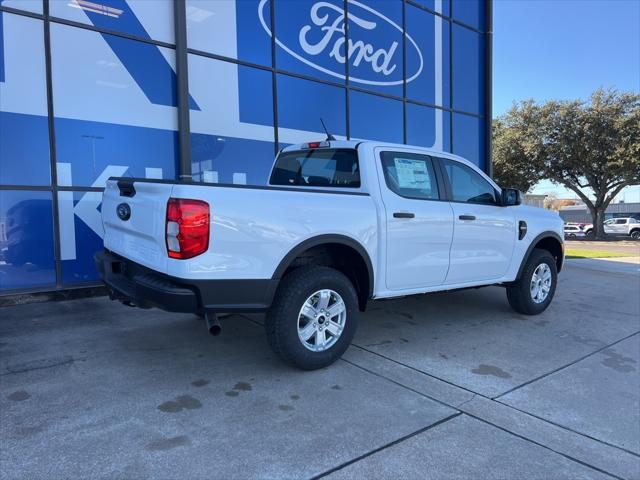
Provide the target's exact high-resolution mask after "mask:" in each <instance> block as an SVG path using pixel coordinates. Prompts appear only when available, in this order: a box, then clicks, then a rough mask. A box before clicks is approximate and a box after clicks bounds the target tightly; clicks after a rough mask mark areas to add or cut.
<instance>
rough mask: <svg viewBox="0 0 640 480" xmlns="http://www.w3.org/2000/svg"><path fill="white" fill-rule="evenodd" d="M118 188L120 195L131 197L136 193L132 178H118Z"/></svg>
mask: <svg viewBox="0 0 640 480" xmlns="http://www.w3.org/2000/svg"><path fill="white" fill-rule="evenodd" d="M118 189H119V190H120V196H121V197H129V198H131V197H133V196H135V194H136V189H135V188H134V186H133V180H118Z"/></svg>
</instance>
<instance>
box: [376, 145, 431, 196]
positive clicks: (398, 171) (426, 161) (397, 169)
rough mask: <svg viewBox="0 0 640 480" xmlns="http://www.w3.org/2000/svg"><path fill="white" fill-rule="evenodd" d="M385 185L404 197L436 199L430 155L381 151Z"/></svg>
mask: <svg viewBox="0 0 640 480" xmlns="http://www.w3.org/2000/svg"><path fill="white" fill-rule="evenodd" d="M380 157H381V159H382V169H383V171H384V179H385V182H386V184H387V187H388V188H389V190H391V191H392V192H394V193H396V194H398V195H400V196H401V197H406V198H416V199H419V200H438V198H439V195H438V184H437V183H436V175H435V172H434V170H433V163H432V161H431V157H429V156H428V155H419V154H413V153H402V152H382V153H381V154H380Z"/></svg>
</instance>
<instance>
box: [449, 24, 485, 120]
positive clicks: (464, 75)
mask: <svg viewBox="0 0 640 480" xmlns="http://www.w3.org/2000/svg"><path fill="white" fill-rule="evenodd" d="M484 63H485V48H484V36H483V35H481V34H479V33H476V32H474V31H472V30H469V29H468V28H465V27H461V26H460V25H455V24H454V25H453V108H454V109H456V110H462V111H464V112H468V113H475V114H478V115H484V101H485V78H484V73H485V72H484V70H485V69H484Z"/></svg>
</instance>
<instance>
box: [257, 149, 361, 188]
mask: <svg viewBox="0 0 640 480" xmlns="http://www.w3.org/2000/svg"><path fill="white" fill-rule="evenodd" d="M269 183H270V184H271V185H289V186H303V187H329V188H331V187H343V188H359V187H360V166H359V165H358V152H357V151H356V150H354V149H352V148H332V149H330V148H327V149H311V150H300V151H295V152H284V153H281V154H280V155H279V156H278V159H277V160H276V164H275V166H274V168H273V172H272V173H271V179H270V180H269Z"/></svg>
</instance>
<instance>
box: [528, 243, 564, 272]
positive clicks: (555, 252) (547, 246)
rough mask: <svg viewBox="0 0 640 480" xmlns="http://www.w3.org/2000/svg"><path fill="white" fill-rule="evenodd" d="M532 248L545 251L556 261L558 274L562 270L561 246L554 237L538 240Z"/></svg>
mask: <svg viewBox="0 0 640 480" xmlns="http://www.w3.org/2000/svg"><path fill="white" fill-rule="evenodd" d="M533 248H534V249H535V248H537V249H540V250H546V251H547V252H549V253H550V254H551V256H552V257H553V258H554V259H555V261H556V268H557V269H558V272H559V271H560V270H562V244H561V243H560V241H559V240H558V239H556V238H554V237H544V238H542V239H540V240H539V241H538V242H537V243H536V244H535V245H534V246H533Z"/></svg>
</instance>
